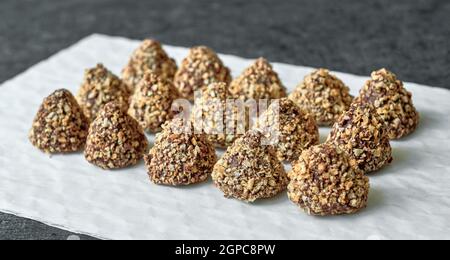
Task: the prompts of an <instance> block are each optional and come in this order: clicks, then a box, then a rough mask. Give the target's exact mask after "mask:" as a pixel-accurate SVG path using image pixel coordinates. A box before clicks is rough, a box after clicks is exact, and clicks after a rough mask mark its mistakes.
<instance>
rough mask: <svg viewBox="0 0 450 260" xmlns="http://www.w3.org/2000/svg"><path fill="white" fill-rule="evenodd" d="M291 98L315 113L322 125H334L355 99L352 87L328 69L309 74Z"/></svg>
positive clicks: (302, 107)
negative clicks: (352, 94)
mask: <svg viewBox="0 0 450 260" xmlns="http://www.w3.org/2000/svg"><path fill="white" fill-rule="evenodd" d="M289 98H290V99H291V100H292V101H294V102H295V103H296V104H297V105H298V106H299V107H300V108H301V109H303V110H305V111H309V112H310V113H311V114H312V115H314V117H315V119H316V122H317V124H318V125H320V126H331V125H333V123H334V122H335V121H336V120H337V119H338V118H339V116H340V115H341V114H342V113H343V112H345V111H347V110H348V108H349V107H350V104H351V103H352V101H353V97H352V96H351V95H350V89H349V88H348V87H347V86H346V85H345V84H344V83H343V82H342V81H341V80H340V79H338V78H337V77H336V76H334V75H332V74H330V73H329V71H328V70H326V69H318V70H316V71H314V72H312V73H311V74H309V75H307V76H306V77H305V78H304V80H303V81H302V82H301V83H300V84H299V85H298V86H297V87H296V88H295V90H294V92H292V93H291V94H290V95H289Z"/></svg>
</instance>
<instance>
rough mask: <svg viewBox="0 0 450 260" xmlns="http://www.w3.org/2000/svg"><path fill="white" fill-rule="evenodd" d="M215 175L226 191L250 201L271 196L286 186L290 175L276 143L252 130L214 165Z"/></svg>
mask: <svg viewBox="0 0 450 260" xmlns="http://www.w3.org/2000/svg"><path fill="white" fill-rule="evenodd" d="M212 178H213V180H214V183H215V185H216V186H217V187H218V188H219V189H220V190H221V191H222V192H223V193H224V194H225V197H232V198H236V199H240V200H243V201H247V202H253V201H255V200H257V199H262V198H270V197H273V196H275V195H277V194H278V193H280V192H281V191H283V190H285V189H286V186H287V183H288V178H287V175H286V172H285V171H284V168H283V165H282V164H281V162H280V161H279V160H278V158H277V154H276V150H275V148H273V146H270V145H266V144H265V143H264V136H263V134H262V133H261V132H260V131H258V130H256V129H253V130H250V131H248V132H247V133H246V134H245V135H244V136H243V137H241V138H239V139H237V140H236V141H235V142H234V144H233V145H232V146H230V147H229V148H228V150H227V151H226V153H225V154H224V155H223V157H222V158H221V159H220V160H219V161H218V162H217V164H216V165H215V166H214V171H213V173H212Z"/></svg>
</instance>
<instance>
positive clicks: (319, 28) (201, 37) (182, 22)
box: [0, 0, 450, 239]
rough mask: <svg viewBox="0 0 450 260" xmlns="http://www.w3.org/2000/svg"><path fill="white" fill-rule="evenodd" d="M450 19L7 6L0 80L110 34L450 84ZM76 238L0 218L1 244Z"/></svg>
mask: <svg viewBox="0 0 450 260" xmlns="http://www.w3.org/2000/svg"><path fill="white" fill-rule="evenodd" d="M449 14H450V1H446V0H442V1H439V0H421V1H419V0H417V1H414V0H396V1H391V0H383V1H381V0H380V1H370V2H369V1H367V2H365V1H356V0H355V1H342V0H341V1H331V0H330V1H325V0H314V1H313V0H310V1H287V0H283V1H256V0H255V1H251V0H247V1H208V0H200V1H187V0H185V1H168V0H157V1H150V0H147V1H144V0H142V1H123V0H120V1H119V0H116V1H107V0H97V1H92V0H71V1H61V0H1V1H0V21H1V22H0V82H3V81H5V80H7V79H9V78H11V77H13V76H14V75H16V74H18V73H20V72H21V71H23V70H25V69H26V68H28V67H29V66H31V65H33V64H35V63H36V62H38V61H40V60H42V59H45V58H47V57H49V56H50V55H52V54H54V53H55V52H57V51H58V50H61V49H63V48H65V47H68V46H70V45H71V44H73V43H74V42H76V41H78V40H80V39H81V38H83V37H85V36H87V35H90V34H92V33H104V34H109V35H120V36H126V37H131V38H136V39H142V38H145V37H153V38H156V39H159V40H160V41H162V42H164V43H167V44H172V45H180V46H192V45H196V44H204V45H208V46H210V47H212V48H213V49H215V50H216V51H218V52H222V53H229V54H236V55H239V56H244V57H257V56H265V57H267V58H268V59H269V60H271V61H279V62H286V63H292V64H301V65H307V66H313V67H326V68H330V69H332V70H338V71H343V72H349V73H355V74H361V75H368V74H369V73H370V72H371V71H372V70H374V69H377V68H380V67H386V68H389V69H390V70H392V71H394V72H395V73H396V74H397V75H398V76H399V77H400V78H401V79H402V80H405V81H413V82H417V83H423V84H427V85H432V86H438V87H445V88H450V84H449V83H448V82H450V52H449V51H450V15H449ZM37 84H39V83H38V82H37ZM69 235H71V233H70V232H66V231H62V230H59V229H56V228H52V227H48V226H46V225H44V224H40V223H38V222H35V221H32V220H27V219H23V218H19V217H15V216H12V215H9V214H2V213H0V239H66V238H67V237H68V236H69ZM81 239H89V237H86V236H81Z"/></svg>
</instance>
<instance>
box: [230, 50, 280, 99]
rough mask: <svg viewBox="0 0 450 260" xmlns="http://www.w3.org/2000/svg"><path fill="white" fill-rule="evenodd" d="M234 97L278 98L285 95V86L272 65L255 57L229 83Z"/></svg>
mask: <svg viewBox="0 0 450 260" xmlns="http://www.w3.org/2000/svg"><path fill="white" fill-rule="evenodd" d="M230 92H231V94H232V95H233V97H234V98H240V99H244V100H247V99H254V100H259V99H278V98H282V97H285V96H286V88H285V87H284V86H283V84H282V83H281V80H280V78H279V77H278V74H277V73H276V72H275V71H274V70H273V68H272V65H270V63H269V62H268V61H267V60H266V59H264V58H259V59H257V60H256V61H255V62H254V63H253V64H252V65H251V66H250V67H248V68H246V69H245V70H244V71H243V72H242V74H241V75H240V76H239V77H238V78H236V79H234V80H233V81H232V82H231V84H230Z"/></svg>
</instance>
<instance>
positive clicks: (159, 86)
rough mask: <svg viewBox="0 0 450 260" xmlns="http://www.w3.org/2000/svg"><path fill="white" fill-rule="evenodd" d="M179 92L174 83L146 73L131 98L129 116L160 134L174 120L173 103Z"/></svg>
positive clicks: (145, 127) (149, 129) (147, 128)
mask: <svg viewBox="0 0 450 260" xmlns="http://www.w3.org/2000/svg"><path fill="white" fill-rule="evenodd" d="M177 98H178V91H177V89H176V88H175V87H174V86H173V84H172V82H171V81H169V80H166V79H164V78H162V77H160V76H157V75H156V74H154V73H146V74H145V75H144V76H143V78H142V80H141V81H140V82H139V84H138V85H137V86H136V89H135V91H134V94H133V95H132V97H131V102H130V108H129V109H128V114H129V115H131V116H132V117H133V118H134V119H136V121H138V122H139V124H140V125H141V126H142V128H144V130H147V131H149V132H152V133H154V132H158V131H160V130H161V126H162V125H163V124H164V123H165V122H166V121H167V120H170V119H172V118H173V116H174V112H173V111H172V103H173V102H174V100H176V99H177Z"/></svg>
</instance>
